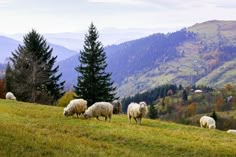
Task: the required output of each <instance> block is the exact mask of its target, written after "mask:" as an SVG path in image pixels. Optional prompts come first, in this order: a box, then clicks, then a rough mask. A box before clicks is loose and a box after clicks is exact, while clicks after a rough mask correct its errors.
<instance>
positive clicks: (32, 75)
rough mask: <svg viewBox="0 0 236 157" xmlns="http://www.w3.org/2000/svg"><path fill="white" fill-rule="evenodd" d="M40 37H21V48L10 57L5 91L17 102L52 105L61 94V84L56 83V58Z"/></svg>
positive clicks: (29, 34)
mask: <svg viewBox="0 0 236 157" xmlns="http://www.w3.org/2000/svg"><path fill="white" fill-rule="evenodd" d="M52 51H53V49H52V48H50V46H49V45H48V44H47V42H46V40H45V39H44V37H43V36H41V35H40V34H38V33H37V32H36V31H35V30H32V31H31V32H29V33H28V34H26V35H25V36H24V39H23V45H19V47H18V49H17V50H15V52H14V53H12V55H13V56H12V57H11V58H10V61H11V63H10V65H8V67H7V71H6V81H7V88H8V89H7V90H8V91H12V92H13V93H14V94H15V95H16V97H17V99H18V100H22V101H29V102H37V103H44V104H53V103H55V101H57V99H59V98H60V97H61V96H62V94H63V88H64V87H63V86H64V83H65V82H64V81H63V82H59V79H60V77H61V74H57V72H58V68H59V66H56V67H54V64H55V62H56V58H57V57H52Z"/></svg>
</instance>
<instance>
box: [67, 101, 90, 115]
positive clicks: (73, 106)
mask: <svg viewBox="0 0 236 157" xmlns="http://www.w3.org/2000/svg"><path fill="white" fill-rule="evenodd" d="M86 109H87V101H86V100H84V99H74V100H71V101H70V103H69V104H68V105H67V107H65V108H64V113H63V114H64V115H65V116H66V117H68V116H73V115H74V114H75V113H76V114H77V117H78V115H80V114H81V113H84V112H85V110H86Z"/></svg>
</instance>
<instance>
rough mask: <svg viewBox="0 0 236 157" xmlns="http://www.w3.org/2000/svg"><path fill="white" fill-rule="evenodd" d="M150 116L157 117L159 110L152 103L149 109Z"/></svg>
mask: <svg viewBox="0 0 236 157" xmlns="http://www.w3.org/2000/svg"><path fill="white" fill-rule="evenodd" d="M148 116H149V118H151V119H155V118H157V110H156V108H155V106H154V104H151V105H150V107H149V111H148Z"/></svg>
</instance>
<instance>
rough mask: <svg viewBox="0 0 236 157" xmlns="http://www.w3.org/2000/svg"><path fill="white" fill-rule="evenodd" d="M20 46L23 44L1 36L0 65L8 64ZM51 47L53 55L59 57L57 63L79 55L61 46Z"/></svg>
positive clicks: (52, 45) (54, 45)
mask: <svg viewBox="0 0 236 157" xmlns="http://www.w3.org/2000/svg"><path fill="white" fill-rule="evenodd" d="M19 44H22V42H21V41H18V40H15V39H12V38H9V37H5V36H0V54H1V57H0V63H6V62H7V60H8V58H9V57H10V56H11V53H12V52H14V51H15V50H16V49H17V47H18V46H19ZM49 45H50V46H51V48H53V55H54V56H58V57H57V61H61V60H65V59H67V58H68V57H70V56H73V55H76V54H78V52H76V51H74V50H70V49H67V48H65V47H63V46H60V45H56V44H52V43H49Z"/></svg>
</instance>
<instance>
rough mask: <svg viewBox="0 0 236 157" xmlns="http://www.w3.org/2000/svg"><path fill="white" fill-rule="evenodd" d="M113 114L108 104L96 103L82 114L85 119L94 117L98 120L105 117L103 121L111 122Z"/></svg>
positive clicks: (111, 107)
mask: <svg viewBox="0 0 236 157" xmlns="http://www.w3.org/2000/svg"><path fill="white" fill-rule="evenodd" d="M112 113H113V106H112V104H111V103H109V102H96V103H94V104H93V105H92V106H90V107H89V108H88V109H87V110H86V111H85V113H84V117H85V118H92V117H96V118H97V119H98V120H99V116H103V117H105V121H106V120H107V118H109V122H110V121H111V116H112Z"/></svg>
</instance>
